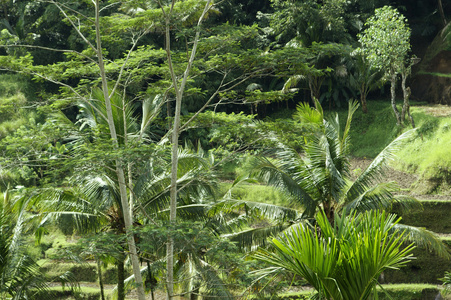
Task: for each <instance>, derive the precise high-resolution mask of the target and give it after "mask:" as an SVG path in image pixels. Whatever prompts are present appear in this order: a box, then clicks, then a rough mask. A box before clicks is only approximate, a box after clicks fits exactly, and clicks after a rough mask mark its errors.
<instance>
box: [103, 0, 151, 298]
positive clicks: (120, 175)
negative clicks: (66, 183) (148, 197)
mask: <svg viewBox="0 0 451 300" xmlns="http://www.w3.org/2000/svg"><path fill="white" fill-rule="evenodd" d="M95 6H96V7H95V10H96V19H95V26H96V41H97V57H98V60H99V70H100V77H101V79H102V90H103V95H104V98H105V107H106V112H107V120H108V127H109V130H110V135H111V139H112V142H113V147H114V148H115V149H117V148H118V146H119V145H118V140H117V134H116V128H115V125H114V119H113V111H112V108H111V101H110V95H109V90H108V82H107V77H106V73H105V66H104V62H103V53H102V43H101V39H100V15H99V9H100V6H99V0H96V2H95ZM115 164H116V176H117V180H118V185H119V192H120V197H121V205H122V215H123V218H124V224H125V233H126V238H127V244H128V249H129V252H130V260H131V261H132V266H133V274H134V276H135V283H136V289H137V294H138V299H139V300H145V299H146V295H145V292H144V285H143V281H142V277H141V270H140V265H139V259H138V254H137V250H136V245H135V240H134V238H133V219H132V215H131V214H130V208H129V203H128V196H127V186H126V181H125V172H124V167H123V162H122V161H120V160H116V162H115Z"/></svg>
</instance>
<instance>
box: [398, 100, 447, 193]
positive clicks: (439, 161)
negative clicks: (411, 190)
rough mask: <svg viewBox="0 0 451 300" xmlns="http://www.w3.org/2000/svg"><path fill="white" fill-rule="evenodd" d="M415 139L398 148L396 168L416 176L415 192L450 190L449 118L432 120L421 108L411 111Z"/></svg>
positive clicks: (442, 191) (434, 118) (433, 118)
mask: <svg viewBox="0 0 451 300" xmlns="http://www.w3.org/2000/svg"><path fill="white" fill-rule="evenodd" d="M412 114H413V117H414V118H415V121H416V123H417V127H418V136H417V137H416V138H415V139H414V140H412V141H410V142H409V144H408V145H407V146H405V147H403V148H402V149H401V151H400V152H399V153H398V157H399V158H400V159H399V160H397V163H396V164H395V166H396V167H398V168H400V169H403V170H405V171H408V172H411V173H415V174H417V175H419V177H420V178H419V179H420V180H419V183H418V184H417V185H416V186H415V190H416V192H418V193H445V192H447V191H449V190H450V189H451V144H450V143H451V118H450V117H434V116H432V115H429V114H427V113H425V112H424V110H423V109H422V107H414V108H413V109H412Z"/></svg>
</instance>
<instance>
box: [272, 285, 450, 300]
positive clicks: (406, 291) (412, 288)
mask: <svg viewBox="0 0 451 300" xmlns="http://www.w3.org/2000/svg"><path fill="white" fill-rule="evenodd" d="M382 288H383V289H384V290H385V292H384V291H383V290H382V289H381V288H378V297H379V299H390V298H389V297H387V296H386V293H388V294H389V295H390V296H391V297H392V298H391V299H396V300H416V299H418V300H420V299H421V300H422V299H435V296H437V294H438V293H439V291H440V290H439V288H438V287H437V285H432V284H387V285H383V286H382ZM311 293H312V291H302V292H296V293H285V294H281V295H280V296H278V297H271V299H297V300H299V299H308V296H309V295H311ZM445 299H449V298H445Z"/></svg>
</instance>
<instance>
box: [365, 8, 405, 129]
mask: <svg viewBox="0 0 451 300" xmlns="http://www.w3.org/2000/svg"><path fill="white" fill-rule="evenodd" d="M365 25H366V26H367V28H366V29H365V30H364V31H363V33H361V34H359V35H358V38H359V42H360V44H361V47H362V51H363V53H364V54H365V56H366V58H367V59H368V62H369V63H370V65H371V67H373V68H376V69H378V70H382V71H383V72H384V74H385V76H384V80H389V81H390V84H391V87H390V95H391V105H392V108H393V112H394V113H395V116H396V121H397V124H398V125H400V124H401V114H400V113H399V111H398V109H397V107H396V82H397V78H398V76H399V74H401V73H402V70H403V68H405V66H406V62H407V58H408V54H409V52H410V49H411V46H410V28H409V26H408V24H407V20H406V18H405V17H404V16H403V15H402V14H401V13H399V12H398V10H397V9H395V8H393V7H390V6H384V7H382V8H378V9H376V10H375V12H374V16H372V17H370V18H369V19H368V21H367V22H366V23H365Z"/></svg>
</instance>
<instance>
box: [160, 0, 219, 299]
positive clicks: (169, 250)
mask: <svg viewBox="0 0 451 300" xmlns="http://www.w3.org/2000/svg"><path fill="white" fill-rule="evenodd" d="M175 2H176V1H175V0H173V1H172V5H171V9H170V11H169V12H166V11H165V10H164V7H161V9H162V10H163V14H164V15H165V18H166V26H165V27H166V28H165V43H166V54H167V59H168V66H169V71H170V74H171V79H172V85H173V87H174V90H175V97H176V99H175V112H174V123H173V126H172V161H171V187H170V204H169V220H170V223H171V224H175V223H176V220H177V169H178V145H179V144H178V139H179V135H180V113H181V108H182V99H183V93H184V90H185V86H186V83H187V80H188V77H189V72H190V70H191V67H192V64H193V62H194V58H195V56H196V50H197V44H198V42H199V35H200V25H201V23H202V20H203V18H204V17H205V14H206V13H207V11H208V9H209V8H210V2H211V0H208V1H207V3H206V4H205V7H204V11H203V13H202V15H201V16H200V18H199V21H198V23H197V31H196V36H195V39H194V42H193V48H192V49H191V56H190V57H189V60H188V65H187V66H186V69H185V72H184V74H183V79H182V82H181V83H180V85H179V83H178V80H177V75H176V74H175V71H174V67H173V64H172V56H171V36H170V25H171V24H170V18H171V15H172V9H173V7H174V4H175ZM166 259H167V261H166V267H167V299H169V300H171V299H173V298H174V239H173V237H172V236H168V243H167V246H166Z"/></svg>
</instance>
